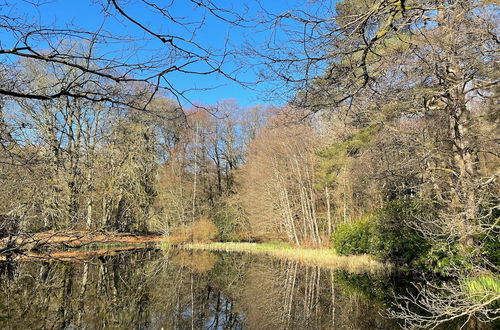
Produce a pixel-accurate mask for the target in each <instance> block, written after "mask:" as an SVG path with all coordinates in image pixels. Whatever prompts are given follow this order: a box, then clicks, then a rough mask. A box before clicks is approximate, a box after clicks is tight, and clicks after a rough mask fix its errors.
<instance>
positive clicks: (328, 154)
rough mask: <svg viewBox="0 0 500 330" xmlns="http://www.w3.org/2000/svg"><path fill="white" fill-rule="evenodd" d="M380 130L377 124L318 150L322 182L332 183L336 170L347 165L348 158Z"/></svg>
mask: <svg viewBox="0 0 500 330" xmlns="http://www.w3.org/2000/svg"><path fill="white" fill-rule="evenodd" d="M380 129H381V126H380V125H378V124H376V125H371V126H368V127H366V128H363V129H361V130H359V131H358V132H357V133H356V134H354V135H353V136H351V137H350V138H348V139H347V140H345V141H342V142H338V143H335V144H333V145H331V146H329V147H327V148H324V149H322V150H320V151H319V152H318V156H319V157H320V158H321V162H320V169H321V170H320V171H321V172H322V173H321V176H322V177H323V180H324V181H325V182H327V183H331V182H333V181H334V180H335V177H336V175H337V173H338V170H340V169H341V168H342V167H344V166H345V165H347V163H348V160H349V157H354V156H355V155H357V154H358V153H359V150H360V149H362V148H364V147H366V146H368V144H369V143H370V142H371V140H372V138H373V137H374V136H375V135H376V134H377V133H378V132H379V131H380Z"/></svg>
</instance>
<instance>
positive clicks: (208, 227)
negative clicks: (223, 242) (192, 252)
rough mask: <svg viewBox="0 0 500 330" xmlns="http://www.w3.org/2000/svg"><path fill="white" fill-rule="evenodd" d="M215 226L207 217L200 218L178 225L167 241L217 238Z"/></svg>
mask: <svg viewBox="0 0 500 330" xmlns="http://www.w3.org/2000/svg"><path fill="white" fill-rule="evenodd" d="M218 234H219V232H218V230H217V227H216V226H215V224H214V223H213V222H211V221H210V220H208V219H200V220H197V221H195V222H193V223H191V224H189V225H186V226H179V227H177V228H176V229H174V230H173V231H172V234H171V235H170V236H169V237H168V239H167V241H168V242H169V243H170V244H173V245H176V244H182V243H188V242H196V243H205V242H210V241H212V240H214V239H215V238H217V235H218Z"/></svg>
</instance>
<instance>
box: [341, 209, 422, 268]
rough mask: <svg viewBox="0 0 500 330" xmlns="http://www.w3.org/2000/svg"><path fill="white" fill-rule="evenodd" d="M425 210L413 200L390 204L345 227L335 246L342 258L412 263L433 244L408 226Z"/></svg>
mask: <svg viewBox="0 0 500 330" xmlns="http://www.w3.org/2000/svg"><path fill="white" fill-rule="evenodd" d="M423 209H424V208H423V207H422V206H420V205H419V204H417V203H416V202H412V201H405V200H395V201H392V202H389V203H387V204H386V205H385V207H384V208H383V209H382V210H381V211H379V212H377V213H376V214H374V215H369V216H367V217H365V218H363V219H361V220H358V221H355V222H353V223H350V224H341V225H340V226H339V227H338V229H337V230H336V231H335V233H334V234H332V243H333V247H334V248H335V250H336V251H337V253H339V254H341V255H353V254H364V253H369V254H372V255H374V256H375V257H377V258H378V259H380V260H382V261H390V262H393V263H396V264H409V263H411V262H413V261H414V260H416V259H417V258H419V257H421V256H422V255H425V254H426V253H427V252H428V251H429V249H430V245H429V243H428V242H427V241H426V240H425V239H424V238H422V237H421V236H420V235H419V234H418V233H417V232H416V231H415V230H414V229H412V228H411V227H409V226H408V223H409V222H410V221H412V219H414V218H413V217H415V216H419V214H421V213H422V212H423V211H422V210H423Z"/></svg>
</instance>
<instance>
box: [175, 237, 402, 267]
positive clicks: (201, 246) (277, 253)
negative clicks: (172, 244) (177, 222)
mask: <svg viewBox="0 0 500 330" xmlns="http://www.w3.org/2000/svg"><path fill="white" fill-rule="evenodd" d="M179 247H180V248H184V249H190V250H209V251H222V252H240V253H251V254H265V255H270V256H273V257H277V258H282V259H288V260H294V261H298V262H300V263H302V264H305V265H310V266H318V267H321V268H326V269H332V270H336V269H344V270H347V271H349V272H352V273H367V272H369V273H380V272H387V271H390V270H391V268H392V266H391V265H389V264H384V263H381V262H378V261H376V260H375V259H374V258H373V257H371V256H369V255H359V256H339V255H337V254H335V253H334V252H333V251H332V250H331V249H325V248H323V249H310V248H301V247H295V246H290V245H287V244H272V243H234V242H224V243H191V244H184V245H182V246H179Z"/></svg>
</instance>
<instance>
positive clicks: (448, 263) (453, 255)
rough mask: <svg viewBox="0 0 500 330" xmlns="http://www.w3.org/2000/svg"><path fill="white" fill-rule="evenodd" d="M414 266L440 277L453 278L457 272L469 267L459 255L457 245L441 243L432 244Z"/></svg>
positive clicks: (461, 255)
mask: <svg viewBox="0 0 500 330" xmlns="http://www.w3.org/2000/svg"><path fill="white" fill-rule="evenodd" d="M416 264H417V265H418V266H420V267H422V268H424V269H428V270H430V271H432V272H433V273H436V274H439V275H442V276H453V275H456V272H457V270H459V269H468V268H469V267H470V264H468V262H467V260H466V258H465V257H464V256H463V254H461V253H459V246H458V244H443V243H434V244H432V246H431V247H430V249H429V250H428V252H427V253H426V254H425V255H422V256H421V258H420V259H419V260H418V261H417V262H416Z"/></svg>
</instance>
